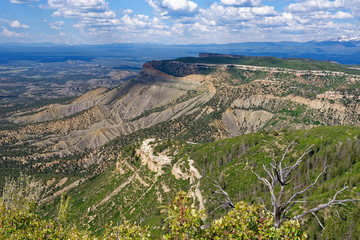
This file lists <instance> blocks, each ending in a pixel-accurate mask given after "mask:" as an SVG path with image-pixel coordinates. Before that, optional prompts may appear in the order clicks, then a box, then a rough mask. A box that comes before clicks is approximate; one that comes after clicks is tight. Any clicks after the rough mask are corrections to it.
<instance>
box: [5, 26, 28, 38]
mask: <svg viewBox="0 0 360 240" xmlns="http://www.w3.org/2000/svg"><path fill="white" fill-rule="evenodd" d="M1 35H2V36H4V37H8V38H12V37H24V36H25V34H24V33H17V32H13V31H10V30H8V29H7V28H3V30H2V32H1Z"/></svg>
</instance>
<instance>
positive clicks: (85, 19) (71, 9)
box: [47, 0, 119, 31]
mask: <svg viewBox="0 0 360 240" xmlns="http://www.w3.org/2000/svg"><path fill="white" fill-rule="evenodd" d="M47 7H48V8H50V9H55V10H56V11H55V12H54V13H53V14H52V16H53V17H65V18H73V19H75V20H77V23H76V24H75V25H74V27H78V28H81V30H82V31H85V28H88V29H89V28H96V29H99V30H100V28H103V29H102V30H104V28H108V29H110V30H111V28H112V27H114V26H116V25H117V24H119V20H118V19H117V17H116V14H115V12H114V11H112V10H110V9H109V7H108V2H107V1H105V0H48V6H47ZM58 27H59V26H58Z"/></svg>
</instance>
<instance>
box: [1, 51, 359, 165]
mask: <svg viewBox="0 0 360 240" xmlns="http://www.w3.org/2000/svg"><path fill="white" fill-rule="evenodd" d="M217 59H220V60H217ZM238 59H240V60H238ZM249 59H250V60H252V59H251V58H247V57H246V58H244V57H242V56H227V55H215V56H214V55H211V54H202V55H201V57H200V58H199V59H194V58H189V59H186V58H185V59H179V60H177V61H150V62H148V63H146V64H144V66H143V69H142V71H141V73H140V74H139V75H138V76H137V77H135V78H134V79H131V80H128V81H127V82H126V83H124V84H122V85H120V86H118V87H115V88H112V89H108V88H104V87H101V88H97V89H95V90H92V91H90V92H88V93H86V94H84V95H82V96H80V97H78V98H76V99H75V100H73V101H71V102H69V103H68V104H51V105H47V106H44V107H41V108H38V109H32V110H30V111H22V112H16V113H15V114H13V115H11V116H10V117H8V118H7V120H8V121H11V122H13V123H14V124H17V125H18V126H17V127H15V128H12V129H9V130H2V131H0V135H1V140H0V144H2V148H3V149H11V151H12V152H11V154H9V153H5V152H4V153H3V154H2V158H3V159H6V160H7V161H8V160H13V161H16V162H23V163H28V162H29V159H30V158H35V159H50V158H51V159H53V158H54V156H60V157H65V156H72V155H74V154H75V153H82V152H87V151H89V150H91V149H92V150H95V149H97V148H99V147H101V146H103V145H104V144H107V143H110V141H112V140H116V139H119V138H120V139H121V138H124V137H125V136H126V139H128V136H134V134H137V133H138V132H139V131H140V130H142V129H147V131H148V133H146V134H147V135H146V134H145V135H144V137H146V136H147V137H151V136H158V137H165V136H166V137H170V136H171V137H180V138H183V139H186V140H190V141H209V140H211V139H222V138H227V137H233V136H238V135H241V134H244V133H253V132H257V131H260V130H280V129H283V128H290V129H309V128H312V127H314V126H319V125H325V126H326V125H330V126H333V125H359V123H360V120H359V119H360V118H359V114H360V107H359V105H358V102H359V101H360V91H359V89H358V88H357V87H356V86H358V84H359V81H360V72H359V74H357V73H358V72H357V70H355V69H351V68H346V67H343V65H336V64H335V65H334V66H333V65H331V63H326V64H330V65H329V69H332V68H334V69H337V71H329V70H326V71H325V70H322V71H321V70H316V69H311V70H308V69H307V67H309V66H310V67H309V68H313V66H314V64H313V63H312V62H301V63H302V64H305V65H304V69H298V68H299V67H298V64H299V63H298V62H296V61H295V60H289V61H287V62H285V63H283V65H286V66H287V68H282V67H269V66H265V65H266V64H268V63H267V61H268V59H267V58H264V61H266V62H265V65H264V64H262V63H261V58H256V59H257V65H258V66H253V65H247V64H245V65H244V64H243V63H244V62H239V64H235V63H237V62H234V61H249ZM216 61H219V62H221V63H216ZM226 61H230V62H229V63H227V62H226ZM291 61H295V63H294V62H291ZM240 63H241V64H240ZM245 63H246V62H245ZM291 64H292V65H291ZM296 64H297V65H296ZM306 64H309V65H306ZM317 64H325V63H322V62H320V63H317ZM280 65H281V64H280ZM293 66H295V67H294V68H292V67H293ZM319 66H320V65H319ZM340 70H342V71H340ZM119 77H124V76H119ZM164 124H165V125H164ZM164 128H166V129H167V130H166V131H165V130H164ZM156 129H157V130H156ZM162 129H163V130H162ZM152 132H153V133H152ZM130 138H133V140H130V142H131V141H134V140H136V137H135V138H134V137H130ZM24 146H26V148H25V149H24ZM26 149H29V151H28V152H26ZM24 150H25V152H26V154H25V153H24V154H23V155H22V154H21V153H19V154H17V152H24ZM48 161H49V160H46V161H45V162H47V163H46V166H52V164H50V163H49V162H48ZM54 161H55V163H57V162H58V160H56V158H55V160H54ZM80 162H83V163H81V164H80V165H82V164H85V165H83V166H82V167H86V168H87V167H89V161H80ZM90 162H92V163H96V161H90ZM40 165H42V163H37V167H39V166H40ZM43 167H44V166H43ZM43 167H42V168H43ZM80 167H81V166H80Z"/></svg>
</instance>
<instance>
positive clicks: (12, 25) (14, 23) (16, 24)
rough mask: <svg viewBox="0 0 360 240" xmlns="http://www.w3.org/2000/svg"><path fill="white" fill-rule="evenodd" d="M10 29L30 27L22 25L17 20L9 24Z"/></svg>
mask: <svg viewBox="0 0 360 240" xmlns="http://www.w3.org/2000/svg"><path fill="white" fill-rule="evenodd" d="M9 25H10V27H12V28H29V26H28V25H25V24H21V23H20V22H19V20H15V21H12V22H10V23H9Z"/></svg>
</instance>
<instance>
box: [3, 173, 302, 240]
mask: <svg viewBox="0 0 360 240" xmlns="http://www.w3.org/2000/svg"><path fill="white" fill-rule="evenodd" d="M5 186H6V187H5V189H6V190H5V191H4V192H3V195H2V197H3V198H1V199H0V239H69V240H72V239H98V238H96V237H93V236H92V235H91V234H90V233H89V232H86V231H81V230H79V229H77V228H76V227H75V226H72V225H70V224H68V223H67V221H66V218H67V212H68V208H69V198H67V199H65V198H64V197H62V198H61V201H60V205H59V212H58V215H57V217H56V219H55V220H44V219H41V218H40V217H39V216H38V215H37V214H36V213H35V212H36V206H37V203H38V201H39V198H38V197H37V196H39V191H40V188H41V187H40V185H39V184H38V183H37V182H35V181H34V179H32V178H29V177H26V176H21V177H20V178H19V179H18V180H11V181H9V182H8V184H6V185H5ZM167 211H168V217H167V219H166V224H165V227H164V228H163V231H164V232H163V233H162V236H161V239H163V240H170V239H174V240H182V239H203V240H206V239H299V240H300V239H305V238H306V235H305V233H304V232H303V231H302V230H301V228H300V226H299V224H298V222H296V221H288V222H286V223H284V224H282V226H281V227H280V228H278V229H275V228H274V227H273V226H274V222H273V217H272V216H271V214H270V213H267V212H266V211H265V210H264V209H263V207H261V206H250V205H248V204H246V203H245V202H239V203H237V204H236V206H235V209H233V210H232V211H231V212H229V213H228V214H227V215H226V216H224V217H222V218H220V219H218V220H216V221H214V222H213V223H212V224H211V227H208V228H205V224H204V220H205V219H206V215H205V213H204V211H199V210H197V209H196V208H195V206H194V204H191V200H190V197H189V196H188V195H187V194H186V193H185V192H183V191H182V192H179V193H178V194H177V196H176V197H175V199H174V201H173V203H172V204H170V205H169V206H168V207H167ZM150 236H151V235H150V231H149V228H148V227H140V226H137V225H135V224H130V223H129V222H128V221H125V222H124V224H122V225H120V226H114V225H113V224H110V225H109V226H108V227H106V229H105V232H104V234H103V235H102V236H101V237H100V239H111V240H117V239H119V240H120V239H128V240H130V239H134V240H148V239H151V237H150Z"/></svg>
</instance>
